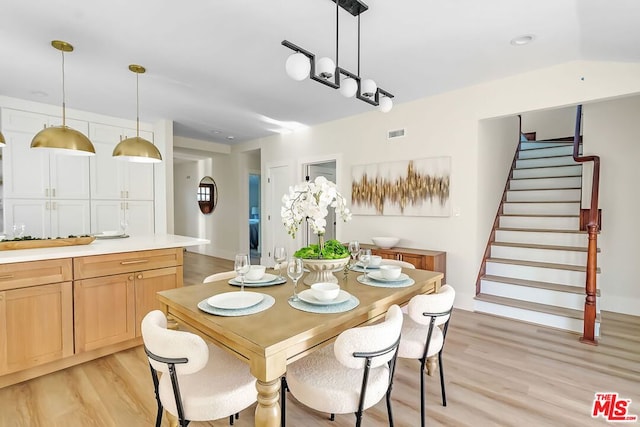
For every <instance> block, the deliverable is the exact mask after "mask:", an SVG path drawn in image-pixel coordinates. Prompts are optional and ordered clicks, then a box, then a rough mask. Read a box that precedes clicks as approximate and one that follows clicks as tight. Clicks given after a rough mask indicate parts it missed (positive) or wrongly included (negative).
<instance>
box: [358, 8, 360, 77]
mask: <svg viewBox="0 0 640 427" xmlns="http://www.w3.org/2000/svg"><path fill="white" fill-rule="evenodd" d="M358 77H360V15H358Z"/></svg>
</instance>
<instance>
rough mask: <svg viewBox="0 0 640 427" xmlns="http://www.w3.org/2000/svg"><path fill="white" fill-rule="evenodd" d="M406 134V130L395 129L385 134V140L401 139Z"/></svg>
mask: <svg viewBox="0 0 640 427" xmlns="http://www.w3.org/2000/svg"><path fill="white" fill-rule="evenodd" d="M406 134H407V130H406V129H396V130H390V131H388V132H387V139H396V138H402V137H404V136H405V135H406Z"/></svg>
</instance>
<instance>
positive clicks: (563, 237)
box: [496, 230, 589, 248]
mask: <svg viewBox="0 0 640 427" xmlns="http://www.w3.org/2000/svg"><path fill="white" fill-rule="evenodd" d="M496 242H506V243H525V244H526V243H528V244H533V245H556V246H574V247H580V248H586V247H587V245H588V243H589V241H588V238H587V235H586V234H584V233H545V232H532V231H510V230H496Z"/></svg>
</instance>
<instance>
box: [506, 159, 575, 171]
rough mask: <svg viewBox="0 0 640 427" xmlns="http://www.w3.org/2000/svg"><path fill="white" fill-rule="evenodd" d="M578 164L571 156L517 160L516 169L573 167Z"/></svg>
mask: <svg viewBox="0 0 640 427" xmlns="http://www.w3.org/2000/svg"><path fill="white" fill-rule="evenodd" d="M575 164H576V162H575V161H574V160H573V157H571V156H561V157H547V158H542V159H518V160H516V168H517V169H520V168H535V167H541V166H571V165H575Z"/></svg>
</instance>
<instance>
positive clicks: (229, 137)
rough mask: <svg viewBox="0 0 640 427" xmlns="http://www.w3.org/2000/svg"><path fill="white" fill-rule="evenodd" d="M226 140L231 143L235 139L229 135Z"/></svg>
mask: <svg viewBox="0 0 640 427" xmlns="http://www.w3.org/2000/svg"><path fill="white" fill-rule="evenodd" d="M227 139H228V140H229V141H231V140H234V139H236V137H235V136H233V135H229V136H228V137H227Z"/></svg>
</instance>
